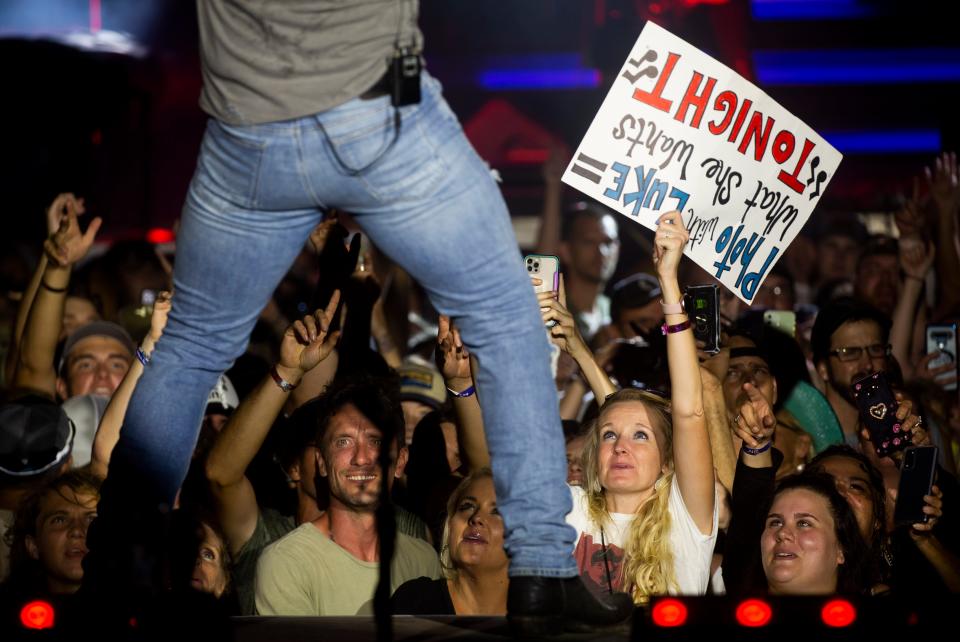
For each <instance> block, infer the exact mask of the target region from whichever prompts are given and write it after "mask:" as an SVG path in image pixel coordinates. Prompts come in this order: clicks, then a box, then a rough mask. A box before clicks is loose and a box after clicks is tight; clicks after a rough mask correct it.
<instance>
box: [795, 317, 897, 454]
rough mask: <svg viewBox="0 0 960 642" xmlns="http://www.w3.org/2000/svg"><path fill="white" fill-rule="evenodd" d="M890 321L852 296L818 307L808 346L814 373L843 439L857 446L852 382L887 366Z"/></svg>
mask: <svg viewBox="0 0 960 642" xmlns="http://www.w3.org/2000/svg"><path fill="white" fill-rule="evenodd" d="M889 335H890V321H889V319H887V317H886V316H884V314H883V313H882V312H880V311H879V310H877V309H876V308H873V307H871V306H869V305H866V304H864V303H860V302H858V301H855V300H852V299H841V300H838V301H834V302H833V303H831V304H829V305H828V306H826V307H825V308H823V309H821V310H820V313H819V314H818V315H817V321H816V323H815V324H814V326H813V335H812V337H811V348H812V350H813V362H814V365H815V366H816V368H817V374H819V375H820V378H821V379H822V380H823V382H824V384H825V386H826V390H825V394H826V397H827V401H828V402H829V403H830V407H831V408H832V409H833V412H834V414H835V415H836V416H837V420H838V421H839V422H840V428H841V429H842V430H843V437H844V441H845V442H846V443H847V444H849V445H850V446H853V447H854V448H859V447H860V440H859V437H858V434H857V426H858V424H859V417H858V411H857V406H856V403H855V401H854V399H853V390H852V388H851V385H852V384H853V382H854V381H856V380H858V379H862V378H863V377H865V376H867V375H869V374H872V373H874V372H877V371H880V370H886V369H887V368H888V367H889V357H890V343H889Z"/></svg>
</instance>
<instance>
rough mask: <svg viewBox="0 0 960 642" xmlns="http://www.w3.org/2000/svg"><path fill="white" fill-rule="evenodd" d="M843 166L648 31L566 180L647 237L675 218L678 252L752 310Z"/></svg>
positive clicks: (770, 106) (664, 34) (819, 144)
mask: <svg viewBox="0 0 960 642" xmlns="http://www.w3.org/2000/svg"><path fill="white" fill-rule="evenodd" d="M841 158H842V155H841V154H840V153H839V152H838V151H837V150H836V149H834V148H833V147H832V146H830V144H829V143H827V142H826V141H825V140H824V139H823V138H821V137H820V136H819V135H817V133H816V132H815V131H813V130H812V129H810V127H808V126H807V125H805V124H804V123H803V122H802V121H801V120H800V119H798V118H797V117H795V116H794V115H792V114H791V113H790V112H788V111H787V110H786V109H784V108H783V107H781V106H780V105H778V104H777V103H776V102H775V101H774V100H773V99H771V98H770V97H769V96H767V95H766V94H765V93H764V92H763V91H761V90H760V89H758V88H757V87H755V86H753V85H752V84H751V83H749V82H748V81H746V80H745V79H744V78H742V77H741V76H740V75H738V74H737V73H736V72H734V71H733V70H731V69H729V68H728V67H726V66H724V65H722V64H720V63H719V62H717V61H716V60H714V59H713V58H711V57H710V56H708V55H706V54H705V53H703V52H702V51H699V50H698V49H696V48H695V47H692V46H690V45H689V44H687V43H686V42H684V41H683V40H681V39H679V38H677V37H676V36H674V35H673V34H671V33H670V32H668V31H666V30H664V29H663V28H661V27H659V26H657V25H656V24H654V23H652V22H647V24H646V26H645V27H644V29H643V32H642V33H641V34H640V37H639V38H638V39H637V42H636V44H634V46H633V50H632V51H631V52H630V55H629V56H628V58H627V61H626V62H625V63H624V65H623V68H622V69H621V70H620V73H619V75H618V76H617V78H616V80H615V81H614V83H613V86H612V87H611V88H610V93H608V94H607V97H606V98H605V99H604V101H603V104H602V105H601V106H600V110H599V111H598V112H597V115H596V117H595V118H594V119H593V123H591V125H590V129H589V130H587V133H586V135H585V136H584V137H583V140H582V141H580V145H579V147H577V151H576V152H575V153H574V155H573V160H572V161H571V162H570V165H569V166H568V167H567V171H566V172H565V173H564V175H563V181H564V182H565V183H567V184H568V185H570V186H571V187H574V188H576V189H578V190H579V191H581V192H583V193H584V194H587V195H588V196H591V197H593V198H594V199H596V200H597V201H599V202H600V203H603V204H604V205H606V206H608V207H610V208H612V209H614V210H616V211H618V212H620V213H621V214H623V215H624V216H626V217H628V218H631V219H633V220H635V221H637V222H639V223H641V224H642V225H644V226H646V227H648V228H650V229H654V228H655V227H656V220H657V218H658V217H659V216H660V215H661V214H663V213H665V212H668V211H671V210H680V212H681V213H682V216H683V222H684V224H685V225H686V227H687V229H688V230H689V231H690V242H689V243H688V244H687V248H686V250H685V254H686V255H687V256H689V257H690V258H691V259H693V260H694V261H696V263H697V264H698V265H700V266H701V267H702V268H703V269H705V270H706V271H707V272H709V273H710V274H712V275H714V276H715V277H717V279H719V280H720V282H721V283H723V284H724V285H725V286H726V287H727V288H729V289H730V290H731V291H732V292H734V293H735V294H736V295H737V296H738V297H740V298H741V299H742V300H743V301H745V302H747V303H749V302H750V301H751V300H752V299H753V297H754V296H755V295H756V293H757V289H758V288H759V287H760V284H761V283H762V282H763V279H764V278H765V277H766V275H767V274H768V273H769V271H770V268H771V267H773V265H774V264H775V263H776V262H777V260H778V259H779V258H780V257H782V256H783V253H784V251H785V250H786V248H787V246H788V245H790V242H791V241H792V240H793V239H794V237H795V236H796V235H797V233H798V232H799V231H800V228H802V227H803V224H804V223H805V222H806V221H807V219H808V218H809V217H810V214H811V213H812V212H813V208H814V207H816V205H817V202H818V201H819V200H820V197H821V196H822V195H823V192H824V190H825V189H826V187H827V185H828V184H829V183H830V180H831V179H832V178H833V176H834V174H835V173H836V171H837V167H838V166H839V165H840V160H841Z"/></svg>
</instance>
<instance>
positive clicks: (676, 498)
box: [540, 212, 717, 602]
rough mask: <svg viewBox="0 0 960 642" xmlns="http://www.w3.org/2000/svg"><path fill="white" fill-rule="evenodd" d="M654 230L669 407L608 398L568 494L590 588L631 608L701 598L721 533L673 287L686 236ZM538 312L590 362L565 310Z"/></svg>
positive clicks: (691, 354) (646, 397)
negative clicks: (661, 599)
mask: <svg viewBox="0 0 960 642" xmlns="http://www.w3.org/2000/svg"><path fill="white" fill-rule="evenodd" d="M657 223H658V227H657V232H656V236H655V247H654V257H653V258H654V262H655V263H656V267H657V275H658V279H659V281H660V287H661V289H662V293H663V299H662V304H663V311H664V315H665V317H666V323H665V324H664V326H663V332H665V333H666V335H667V358H668V361H669V367H670V384H671V388H672V399H671V400H669V401H668V400H666V399H664V398H661V397H659V396H657V395H655V394H652V393H649V392H644V391H640V390H635V389H624V390H620V391H619V392H615V393H613V394H611V395H608V396H607V399H606V402H605V403H604V404H603V406H602V408H601V410H600V415H599V417H598V419H597V422H596V428H595V429H594V430H592V431H591V432H590V434H589V436H588V440H587V444H586V446H585V447H584V452H583V463H584V475H585V480H584V485H583V486H582V487H571V492H572V493H573V511H572V512H571V513H570V514H569V515H568V516H567V522H568V523H569V524H571V525H572V526H573V527H574V528H576V529H577V532H578V539H577V543H576V548H575V551H574V556H575V558H576V560H577V565H578V567H579V569H580V573H581V577H582V578H583V580H584V582H586V583H587V584H588V585H590V586H591V587H592V588H594V589H596V590H597V591H601V592H603V593H607V592H610V593H613V592H617V591H623V592H627V593H629V594H630V595H631V596H632V597H633V599H634V601H635V602H640V601H643V600H644V599H645V598H646V597H647V596H650V595H657V594H664V593H682V594H698V593H703V592H705V590H706V588H707V584H708V581H709V578H710V562H711V557H712V553H713V548H714V543H715V541H716V533H717V510H716V500H715V488H714V473H713V458H712V456H711V452H710V441H709V438H708V435H707V422H706V417H705V414H704V410H703V399H702V385H701V380H700V373H699V369H698V365H697V354H696V347H695V345H694V339H693V332H692V330H691V329H690V322H689V319H688V317H687V314H686V313H685V312H684V311H683V309H682V307H681V305H680V302H681V297H682V295H681V292H680V286H679V284H678V282H677V267H678V264H679V262H680V257H681V256H682V252H683V247H684V245H685V244H686V242H687V239H688V234H687V230H686V229H685V228H684V225H683V221H682V220H681V216H680V213H679V212H670V213H668V214H664V215H662V216H661V217H660V218H659V219H658V221H657ZM540 304H541V306H543V307H544V308H549V309H545V310H544V312H543V317H544V319H545V320H550V319H553V320H556V321H557V322H558V325H556V326H554V328H553V330H552V333H553V335H554V340H555V341H556V342H557V343H558V344H559V345H560V347H561V348H562V349H565V350H568V351H570V352H571V355H572V356H574V358H577V357H580V358H578V359H577V360H578V362H579V361H586V359H585V357H587V356H588V354H589V353H587V354H586V355H585V354H580V353H582V351H583V350H585V349H586V348H585V345H584V344H583V343H582V339H581V338H580V337H579V336H578V335H577V334H576V331H575V327H574V325H573V323H572V317H571V316H570V314H569V312H567V310H566V309H565V308H564V307H563V306H562V305H561V303H560V302H559V301H556V300H554V299H552V298H546V297H543V298H541V300H540ZM575 353H577V354H575ZM581 367H583V366H581ZM590 368H591V366H590V365H589V363H588V365H587V367H583V369H584V374H585V376H587V377H588V381H590V380H592V379H594V378H597V377H598V375H599V374H600V373H598V372H596V370H598V368H593V369H592V370H591V369H590ZM591 384H593V382H592V381H591ZM593 387H594V388H595V389H596V388H597V387H598V386H596V385H594V386H593ZM601 390H602V389H601Z"/></svg>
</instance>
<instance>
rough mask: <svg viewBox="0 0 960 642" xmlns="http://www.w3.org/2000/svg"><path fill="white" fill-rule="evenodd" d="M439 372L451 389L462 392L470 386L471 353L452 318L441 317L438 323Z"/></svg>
mask: <svg viewBox="0 0 960 642" xmlns="http://www.w3.org/2000/svg"><path fill="white" fill-rule="evenodd" d="M435 356H436V360H437V370H439V371H440V374H442V375H443V380H444V381H446V382H447V384H448V385H449V387H451V388H455V389H457V390H461V389H464V388H467V387H469V386H470V384H471V383H472V381H473V373H472V372H471V371H470V353H469V352H468V351H467V347H466V346H465V345H463V340H462V339H461V338H460V330H458V329H457V328H456V326H454V325H453V324H452V323H451V322H450V317H448V316H446V315H442V314H441V315H440V319H439V321H438V322H437V350H436V353H435Z"/></svg>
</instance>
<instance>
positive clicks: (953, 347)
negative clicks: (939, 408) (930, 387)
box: [927, 323, 960, 390]
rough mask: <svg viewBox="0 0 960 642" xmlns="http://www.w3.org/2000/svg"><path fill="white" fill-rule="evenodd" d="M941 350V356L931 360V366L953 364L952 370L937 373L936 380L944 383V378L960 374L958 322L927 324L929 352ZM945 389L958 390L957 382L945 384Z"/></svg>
mask: <svg viewBox="0 0 960 642" xmlns="http://www.w3.org/2000/svg"><path fill="white" fill-rule="evenodd" d="M933 352H939V353H940V356H939V357H937V358H936V359H933V360H932V361H931V362H930V367H931V368H936V367H939V366H945V365H947V364H948V363H952V364H953V371H952V372H944V373H943V374H939V375H937V376H936V377H935V378H934V380H935V381H936V382H938V383H942V381H943V380H944V379H949V378H950V377H951V376H954V375H960V369H958V367H957V365H958V363H957V324H956V323H941V324H937V323H928V324H927V354H931V353H933ZM943 389H944V390H956V389H957V382H956V381H954V382H953V383H948V384H945V385H943Z"/></svg>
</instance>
